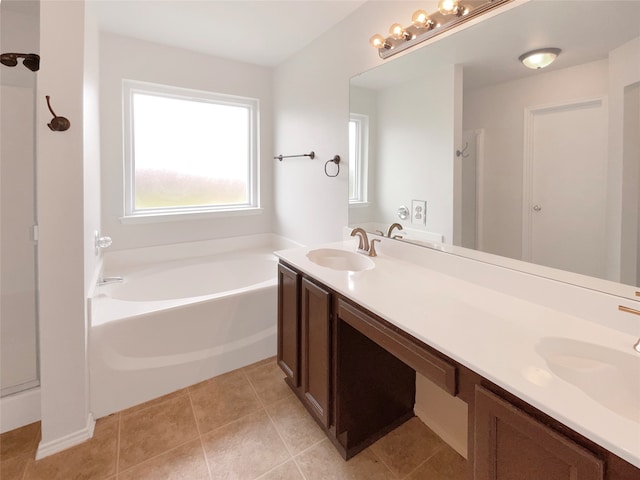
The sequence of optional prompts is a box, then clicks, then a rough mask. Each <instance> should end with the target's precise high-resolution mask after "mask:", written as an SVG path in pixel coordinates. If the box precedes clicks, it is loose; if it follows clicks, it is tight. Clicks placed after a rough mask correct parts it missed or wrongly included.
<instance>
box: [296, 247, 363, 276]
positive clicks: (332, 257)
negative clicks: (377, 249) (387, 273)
mask: <svg viewBox="0 0 640 480" xmlns="http://www.w3.org/2000/svg"><path fill="white" fill-rule="evenodd" d="M307 258H308V259H309V260H310V261H312V262H313V263H315V264H316V265H320V266H321V267H326V268H331V269H332V270H345V271H352V272H360V271H363V270H370V269H372V268H373V267H374V266H375V263H373V261H372V260H371V259H370V258H368V257H365V256H364V255H362V254H359V253H355V252H349V251H347V250H339V249H337V248H318V249H316V250H311V251H310V252H309V253H307Z"/></svg>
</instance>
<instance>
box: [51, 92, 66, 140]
mask: <svg viewBox="0 0 640 480" xmlns="http://www.w3.org/2000/svg"><path fill="white" fill-rule="evenodd" d="M49 98H50V97H49V95H47V96H46V99H47V107H49V111H50V112H51V115H53V118H52V119H51V122H50V123H47V127H49V128H50V129H51V130H53V131H54V132H64V131H65V130H69V127H71V122H70V121H69V120H68V119H66V118H64V117H59V116H57V115H56V112H54V111H53V108H51V102H50V101H49Z"/></svg>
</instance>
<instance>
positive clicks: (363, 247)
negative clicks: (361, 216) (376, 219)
mask: <svg viewBox="0 0 640 480" xmlns="http://www.w3.org/2000/svg"><path fill="white" fill-rule="evenodd" d="M351 236H352V237H355V236H358V240H359V241H358V251H359V252H361V253H366V254H367V255H369V256H370V257H377V256H378V254H377V252H376V247H375V243H376V242H379V241H380V240H379V239H377V238H376V239H373V240H371V244H369V237H367V232H365V231H364V229H362V228H360V227H358V228H354V229H353V230H351Z"/></svg>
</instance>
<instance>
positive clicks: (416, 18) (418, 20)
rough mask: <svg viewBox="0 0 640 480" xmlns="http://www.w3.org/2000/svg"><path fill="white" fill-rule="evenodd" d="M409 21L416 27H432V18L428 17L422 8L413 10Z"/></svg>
mask: <svg viewBox="0 0 640 480" xmlns="http://www.w3.org/2000/svg"><path fill="white" fill-rule="evenodd" d="M411 21H412V22H413V24H414V25H415V26H416V27H418V28H429V29H431V28H433V20H431V19H430V18H429V15H428V14H427V12H425V11H424V10H416V11H415V12H413V16H412V17H411Z"/></svg>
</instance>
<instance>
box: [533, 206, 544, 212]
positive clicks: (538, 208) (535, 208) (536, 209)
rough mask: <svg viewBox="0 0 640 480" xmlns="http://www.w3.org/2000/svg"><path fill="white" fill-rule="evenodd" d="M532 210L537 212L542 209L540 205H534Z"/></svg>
mask: <svg viewBox="0 0 640 480" xmlns="http://www.w3.org/2000/svg"><path fill="white" fill-rule="evenodd" d="M533 210H534V211H536V212H539V211H540V210H542V207H541V206H540V205H534V206H533Z"/></svg>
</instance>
